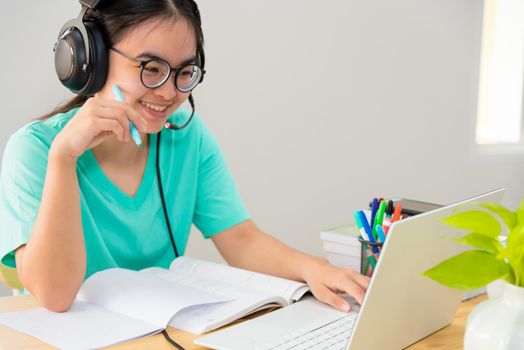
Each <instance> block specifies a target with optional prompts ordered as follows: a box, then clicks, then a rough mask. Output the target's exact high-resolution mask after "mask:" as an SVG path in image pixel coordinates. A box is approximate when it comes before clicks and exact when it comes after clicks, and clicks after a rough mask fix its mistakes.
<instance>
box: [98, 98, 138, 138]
mask: <svg viewBox="0 0 524 350" xmlns="http://www.w3.org/2000/svg"><path fill="white" fill-rule="evenodd" d="M104 107H105V108H110V109H112V110H113V111H114V110H121V111H123V112H124V113H125V117H126V119H128V120H130V121H132V122H133V124H135V126H136V127H137V128H138V130H139V131H144V130H145V129H146V127H147V119H146V118H144V117H143V116H141V115H140V113H138V112H137V111H136V110H134V109H133V108H131V107H130V106H129V105H128V104H126V103H125V102H118V101H110V100H109V101H104Z"/></svg>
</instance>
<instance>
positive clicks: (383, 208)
mask: <svg viewBox="0 0 524 350" xmlns="http://www.w3.org/2000/svg"><path fill="white" fill-rule="evenodd" d="M385 212H386V201H381V202H380V204H379V206H378V211H377V216H376V218H375V221H374V223H373V225H375V226H373V228H374V232H373V233H374V234H375V237H377V233H378V232H377V229H376V227H377V225H380V226H382V222H383V221H384V213H385Z"/></svg>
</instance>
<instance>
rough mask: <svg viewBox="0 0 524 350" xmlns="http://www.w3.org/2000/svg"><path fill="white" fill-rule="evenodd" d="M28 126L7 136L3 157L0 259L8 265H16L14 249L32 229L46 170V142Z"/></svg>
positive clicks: (0, 194)
mask: <svg viewBox="0 0 524 350" xmlns="http://www.w3.org/2000/svg"><path fill="white" fill-rule="evenodd" d="M30 125H31V124H30ZM30 125H29V126H26V127H25V128H23V129H21V130H19V131H18V132H16V133H15V134H13V135H12V136H11V137H10V138H9V140H8V142H7V145H6V147H5V150H4V155H3V158H2V168H1V173H0V223H1V226H0V259H1V263H2V264H3V265H5V266H8V267H15V260H14V250H15V249H17V248H18V247H20V246H21V245H23V244H26V243H27V241H28V239H29V236H30V234H31V232H32V230H33V225H34V222H35V219H36V216H37V213H38V209H39V207H40V201H41V198H42V189H43V187H44V179H45V173H46V169H47V155H48V151H49V143H48V142H46V141H45V137H39V136H43V135H38V132H31V126H30Z"/></svg>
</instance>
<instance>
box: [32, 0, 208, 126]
mask: <svg viewBox="0 0 524 350" xmlns="http://www.w3.org/2000/svg"><path fill="white" fill-rule="evenodd" d="M84 18H85V20H86V21H93V22H95V23H96V24H97V25H98V26H99V27H100V28H101V30H102V33H103V35H104V36H105V40H106V43H107V45H108V47H111V46H112V45H113V44H114V43H117V42H119V41H120V40H122V39H123V38H124V36H125V35H126V34H128V33H129V32H130V31H131V30H132V29H134V28H135V27H136V26H138V25H140V24H142V23H145V22H148V21H151V20H155V19H160V20H162V19H165V20H170V19H173V18H174V19H178V18H183V19H185V20H186V21H187V22H188V24H189V26H190V27H191V28H192V29H193V33H194V35H195V38H196V56H197V59H198V62H199V65H200V67H201V68H202V69H204V65H205V61H206V60H205V54H204V35H203V32H202V23H201V18H200V12H199V10H198V6H197V4H196V2H195V1H194V0H112V1H105V2H104V1H102V2H101V3H100V5H99V6H98V7H97V8H96V9H95V10H94V11H91V10H88V11H87V12H86V14H85V17H84ZM89 97H90V96H83V95H77V96H75V97H73V98H72V99H71V100H69V101H67V102H65V103H64V104H62V105H60V106H58V107H56V108H55V109H54V110H53V111H52V112H50V113H48V114H46V115H44V116H42V117H40V118H39V119H40V120H45V119H47V118H49V117H51V116H53V115H55V114H58V113H65V112H68V111H70V110H71V109H73V108H76V107H81V106H82V105H84V103H85V102H86V101H87V99H88V98H89ZM188 100H189V103H190V105H191V108H192V114H193V113H194V112H195V103H194V100H193V95H192V94H190V95H189V98H188Z"/></svg>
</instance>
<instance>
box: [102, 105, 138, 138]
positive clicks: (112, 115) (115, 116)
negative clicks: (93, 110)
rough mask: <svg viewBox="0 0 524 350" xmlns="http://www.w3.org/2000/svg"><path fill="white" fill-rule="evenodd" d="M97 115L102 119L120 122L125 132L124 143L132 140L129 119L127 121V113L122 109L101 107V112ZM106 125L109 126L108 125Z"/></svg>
mask: <svg viewBox="0 0 524 350" xmlns="http://www.w3.org/2000/svg"><path fill="white" fill-rule="evenodd" d="M97 114H98V117H99V118H100V119H104V120H114V121H116V122H118V123H119V124H120V125H121V126H122V129H123V130H124V137H123V140H124V142H128V141H129V140H130V138H131V132H130V130H129V119H127V115H126V112H124V111H123V110H122V109H117V108H111V107H101V108H100V111H99V112H98V113H97ZM105 125H108V124H107V123H106V124H105Z"/></svg>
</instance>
